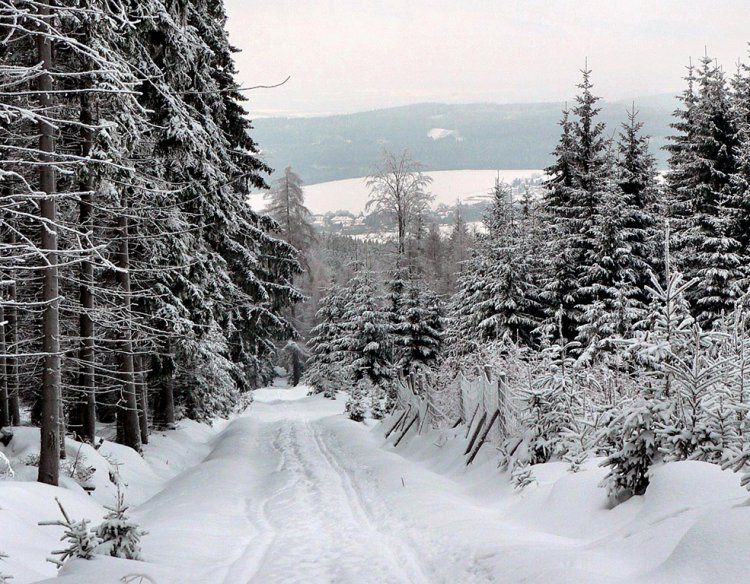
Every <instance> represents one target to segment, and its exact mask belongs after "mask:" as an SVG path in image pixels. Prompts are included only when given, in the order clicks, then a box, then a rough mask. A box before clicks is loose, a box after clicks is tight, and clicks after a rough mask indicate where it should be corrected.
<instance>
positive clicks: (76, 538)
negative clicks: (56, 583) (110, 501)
mask: <svg viewBox="0 0 750 584" xmlns="http://www.w3.org/2000/svg"><path fill="white" fill-rule="evenodd" d="M55 502H56V503H57V506H58V507H59V508H60V512H61V513H62V516H63V519H62V520H57V521H42V522H40V523H39V525H51V526H56V527H63V528H64V529H65V531H64V532H63V535H62V537H61V538H60V541H67V542H68V547H66V548H65V549H62V550H56V551H53V552H52V554H53V555H55V556H59V558H50V559H49V560H48V561H50V562H52V563H53V564H55V565H57V567H58V568H61V567H62V566H63V564H65V562H66V561H67V560H68V559H69V558H80V559H82V560H90V559H92V558H93V557H94V554H95V553H96V546H98V545H99V543H100V541H99V538H98V536H97V535H96V534H95V533H94V532H93V531H94V530H92V529H91V528H90V527H89V523H90V522H89V521H88V520H87V519H82V520H81V521H76V520H73V519H71V518H70V517H69V516H68V513H67V512H66V511H65V508H64V507H63V506H62V503H60V501H59V500H58V499H57V497H55Z"/></svg>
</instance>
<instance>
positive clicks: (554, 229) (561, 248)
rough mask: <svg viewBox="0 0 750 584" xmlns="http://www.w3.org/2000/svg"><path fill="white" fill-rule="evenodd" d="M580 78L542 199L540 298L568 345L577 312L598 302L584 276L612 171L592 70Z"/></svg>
mask: <svg viewBox="0 0 750 584" xmlns="http://www.w3.org/2000/svg"><path fill="white" fill-rule="evenodd" d="M582 74H583V80H582V81H581V83H580V84H579V85H578V88H579V89H580V94H579V95H578V96H577V97H576V105H575V106H574V107H573V108H572V113H573V114H574V115H575V118H574V119H573V121H570V120H569V117H568V113H567V111H566V112H564V114H563V122H562V123H561V126H562V136H561V139H560V143H559V144H558V146H557V148H556V150H555V152H554V154H555V157H556V159H557V161H556V163H555V164H554V165H553V166H552V167H550V169H549V176H550V177H551V178H550V179H549V181H548V182H547V189H546V194H545V208H546V213H547V223H548V229H549V233H548V241H549V252H548V253H549V257H550V266H549V267H548V269H547V275H546V277H545V281H544V285H543V292H542V298H543V299H544V301H545V304H546V312H547V320H548V326H549V327H551V328H553V329H554V328H556V327H557V322H558V320H559V318H560V316H562V320H563V335H564V336H565V338H566V339H567V340H571V339H573V338H575V335H576V332H577V330H576V329H577V326H578V323H579V321H580V315H579V308H578V307H581V306H583V307H586V306H589V305H590V304H592V303H594V302H595V301H596V300H597V298H596V297H595V295H594V290H593V288H592V287H591V284H592V283H591V282H588V283H587V281H586V280H587V277H586V275H587V274H589V276H590V273H591V270H592V262H593V258H592V257H591V250H593V249H594V248H595V246H596V239H597V238H596V229H595V227H596V215H597V210H598V208H599V204H600V201H601V196H602V193H603V192H605V190H606V183H607V181H608V180H609V179H610V178H611V173H612V171H613V169H612V164H611V163H610V162H609V148H610V146H609V140H608V139H607V138H606V137H605V136H604V130H605V128H604V124H603V123H601V122H598V121H597V116H598V114H599V110H600V108H599V107H597V103H598V101H599V98H598V97H596V96H595V95H594V94H593V92H592V90H593V85H592V83H591V71H590V70H589V69H588V68H587V67H586V68H584V70H583V71H582ZM587 284H588V285H587Z"/></svg>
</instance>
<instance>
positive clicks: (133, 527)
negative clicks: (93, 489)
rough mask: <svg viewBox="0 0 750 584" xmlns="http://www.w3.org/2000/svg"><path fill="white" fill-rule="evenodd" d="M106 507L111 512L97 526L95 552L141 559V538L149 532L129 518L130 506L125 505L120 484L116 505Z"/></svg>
mask: <svg viewBox="0 0 750 584" xmlns="http://www.w3.org/2000/svg"><path fill="white" fill-rule="evenodd" d="M105 509H108V510H109V513H107V515H105V516H104V521H102V523H101V524H100V525H99V526H98V527H97V528H96V537H97V538H98V539H99V544H98V545H97V546H96V548H95V550H94V553H96V554H101V555H107V556H113V557H115V558H124V559H127V560H140V559H141V538H142V537H143V536H144V535H147V532H145V531H143V530H142V529H141V528H140V527H138V525H137V524H136V523H134V522H132V521H130V519H129V518H128V515H127V510H128V506H127V505H125V497H124V495H123V493H122V491H121V490H120V488H119V484H118V488H117V500H116V501H115V505H114V507H107V506H105Z"/></svg>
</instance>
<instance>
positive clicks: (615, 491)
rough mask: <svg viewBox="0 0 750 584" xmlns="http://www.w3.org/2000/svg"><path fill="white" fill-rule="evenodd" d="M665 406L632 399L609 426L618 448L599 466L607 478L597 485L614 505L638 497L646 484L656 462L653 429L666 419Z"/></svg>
mask: <svg viewBox="0 0 750 584" xmlns="http://www.w3.org/2000/svg"><path fill="white" fill-rule="evenodd" d="M665 406H666V403H665V402H663V401H660V400H654V399H650V398H648V397H643V396H641V397H636V398H634V399H632V400H629V401H628V402H627V403H625V404H624V405H623V407H622V409H621V413H620V415H619V416H616V417H615V418H613V419H612V420H611V422H610V424H611V426H613V427H615V428H617V431H618V433H619V440H618V447H617V449H616V450H615V452H613V453H612V454H610V455H609V456H608V457H607V458H606V459H605V460H604V461H603V462H602V463H601V466H605V467H609V468H610V471H609V474H607V476H606V477H605V478H604V480H603V481H602V483H601V485H600V486H602V487H604V488H606V489H607V491H608V492H609V495H610V497H611V498H612V499H613V500H614V501H622V500H624V499H626V498H628V497H630V496H632V495H642V494H643V493H644V492H645V491H646V488H647V487H648V483H649V469H650V468H651V465H652V464H653V463H654V462H655V461H657V460H659V458H660V453H659V446H660V443H659V437H658V431H657V427H658V425H659V424H660V423H662V422H663V421H664V419H665V417H666V415H667V414H666V413H665V412H664V408H665Z"/></svg>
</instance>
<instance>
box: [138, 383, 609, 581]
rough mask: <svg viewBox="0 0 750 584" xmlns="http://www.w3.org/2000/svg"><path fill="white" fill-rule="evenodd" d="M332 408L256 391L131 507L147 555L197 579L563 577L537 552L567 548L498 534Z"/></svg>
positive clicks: (490, 520) (477, 510)
mask: <svg viewBox="0 0 750 584" xmlns="http://www.w3.org/2000/svg"><path fill="white" fill-rule="evenodd" d="M341 410H342V402H341V401H338V402H332V401H330V400H324V399H322V398H308V397H305V395H304V390H303V389H298V390H285V389H275V388H271V389H265V390H259V391H258V392H256V402H255V403H254V404H253V406H252V407H251V408H250V409H249V410H248V412H247V413H246V414H245V415H243V416H242V417H240V418H239V419H237V420H235V421H234V422H232V423H231V424H230V425H229V427H228V428H227V429H226V430H225V431H224V432H223V433H222V434H221V436H220V437H219V439H218V440H217V441H216V443H215V444H214V447H213V448H214V449H213V452H212V454H211V455H210V456H209V457H208V458H207V459H206V461H205V462H204V463H203V464H201V465H199V466H198V467H196V468H195V469H193V470H192V471H189V472H188V473H186V474H185V475H183V476H181V477H179V478H178V479H177V480H175V481H173V482H172V483H170V484H169V485H168V486H167V488H166V489H165V490H164V491H163V492H162V493H160V494H159V495H158V496H156V497H155V498H154V499H152V500H151V501H149V502H147V503H146V504H145V505H143V506H141V507H139V509H138V511H137V516H138V518H139V519H141V521H142V522H143V523H144V525H145V527H146V528H147V529H148V530H149V531H150V532H151V535H150V536H149V537H148V538H146V539H144V552H145V553H146V554H147V555H148V556H149V559H151V560H153V561H155V562H156V563H159V564H167V565H172V566H174V568H175V570H177V569H179V570H180V571H181V572H183V573H189V574H190V578H191V579H190V581H191V582H201V583H203V582H205V583H206V584H220V583H226V584H245V583H251V582H252V583H259V584H261V583H262V584H273V583H303V582H304V583H320V584H325V583H341V584H347V583H352V584H368V583H373V584H374V583H383V584H389V583H394V584H395V583H414V584H423V583H442V582H445V583H448V582H450V583H456V582H467V583H471V582H513V581H519V582H520V581H522V579H524V578H526V577H528V576H529V575H530V574H533V573H537V574H541V573H548V574H550V578H551V579H549V580H547V579H545V578H541V579H534V580H533V581H538V582H543V581H549V582H560V581H562V580H560V579H559V572H557V571H556V569H554V564H555V563H556V562H555V561H554V556H553V557H552V561H551V562H550V560H549V552H550V551H551V550H557V549H560V550H567V549H569V548H570V545H571V542H570V540H568V539H567V538H561V537H558V536H553V535H548V534H541V533H536V532H529V531H528V530H522V529H519V528H516V527H512V526H510V525H509V524H507V522H503V521H502V520H500V517H499V511H497V510H494V511H493V510H491V509H488V508H486V507H485V506H483V505H482V504H481V502H480V501H478V500H476V499H472V498H471V497H470V496H468V495H467V494H466V493H465V492H464V489H463V488H462V487H461V485H460V484H458V483H456V482H454V481H452V480H450V479H448V478H446V477H444V476H442V475H440V474H437V473H435V472H432V471H430V470H428V469H426V468H424V467H422V466H420V465H416V464H415V463H414V462H412V461H409V460H407V459H404V458H403V457H402V456H400V455H399V454H397V453H395V452H394V451H392V449H391V448H390V447H388V446H386V447H383V439H382V436H380V435H379V434H378V433H377V432H373V431H371V430H369V429H368V428H367V427H365V426H363V425H361V424H355V423H353V422H350V421H349V420H346V419H344V418H343V417H342V416H340V415H339V414H340V413H341ZM196 525H197V526H201V527H200V528H199V531H197V532H196V527H195V526H196ZM191 531H192V532H193V533H194V534H195V535H194V536H193V537H194V538H196V541H193V542H189V543H188V544H187V545H186V542H185V539H186V537H190V536H189V535H188V533H189V532H191ZM541 550H545V551H544V553H545V555H547V556H548V559H547V561H545V562H544V565H543V566H537V565H536V564H537V562H536V561H535V558H536V557H538V554H539V553H540V551H541ZM514 558H515V559H514ZM508 560H512V561H510V562H509V561H508ZM566 561H567V560H566ZM514 564H515V566H514ZM186 569H187V572H185V570H186ZM516 569H520V570H521V572H519V573H518V574H517V578H516V576H511V575H510V572H512V571H514V570H516ZM509 571H510V572H509ZM576 572H577V571H576V570H572V571H571V575H572V578H571V579H570V581H571V582H573V581H575V582H585V581H591V582H601V581H602V579H601V577H600V576H599V577H598V578H593V579H591V580H587V579H586V578H582V577H581V575H580V574H577V575H576ZM555 575H556V577H554V578H553V576H555ZM566 581H567V580H566Z"/></svg>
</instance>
